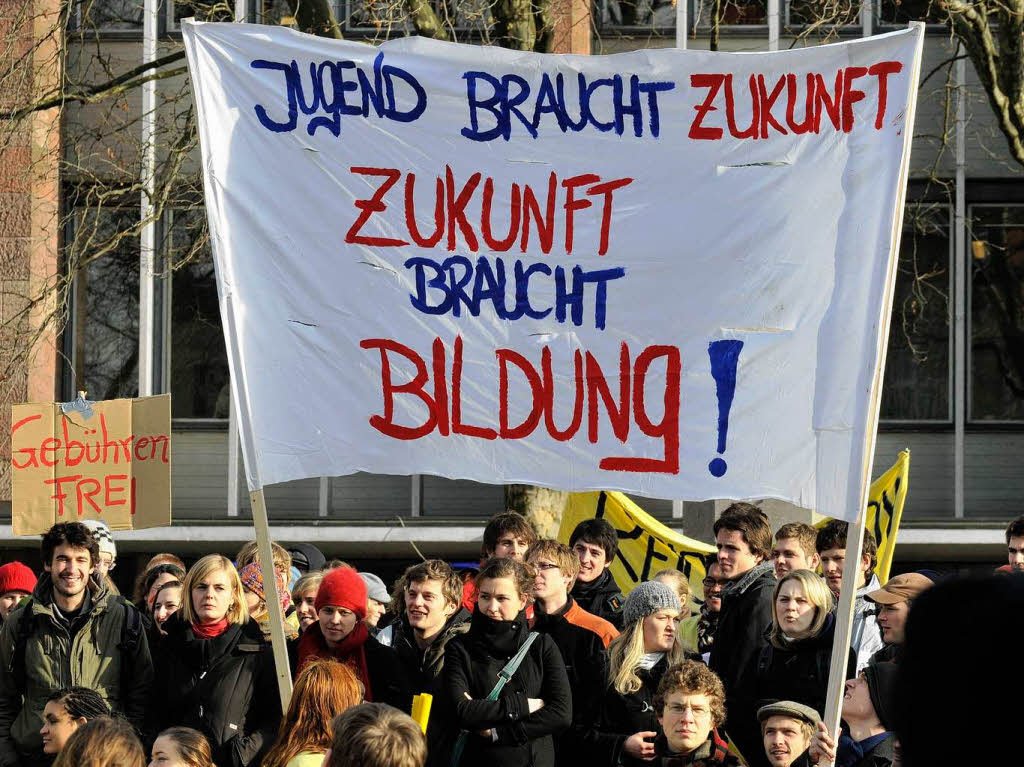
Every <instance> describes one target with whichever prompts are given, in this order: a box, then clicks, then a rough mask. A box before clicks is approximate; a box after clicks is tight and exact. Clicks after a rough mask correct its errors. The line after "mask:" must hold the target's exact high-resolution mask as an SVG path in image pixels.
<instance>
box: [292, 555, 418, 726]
mask: <svg viewBox="0 0 1024 767" xmlns="http://www.w3.org/2000/svg"><path fill="white" fill-rule="evenodd" d="M314 607H315V608H316V613H317V622H316V623H314V624H312V625H311V626H310V627H309V628H308V629H306V631H305V632H304V633H303V634H302V638H301V639H300V640H299V670H300V671H301V670H302V668H303V667H304V666H305V665H306V664H307V663H308V662H309V661H310V660H311V659H313V658H334V659H335V660H339V661H341V662H342V663H345V664H347V665H348V666H349V667H350V668H351V669H352V670H353V671H354V672H355V674H356V677H357V678H358V679H359V681H360V682H362V684H363V688H364V691H365V693H364V699H365V700H366V701H368V702H373V701H375V702H378V703H387V704H389V705H391V706H394V707H395V708H398V709H401V710H402V711H405V712H406V713H408V712H409V711H410V710H411V708H412V693H411V692H410V690H409V685H408V683H407V682H406V680H405V678H404V677H403V676H402V675H401V673H400V669H401V665H402V664H401V663H399V660H398V655H397V654H396V653H395V651H394V650H392V649H391V648H390V647H385V646H384V645H382V644H381V643H380V642H378V641H377V640H376V639H374V638H373V637H372V636H370V632H369V630H368V629H367V628H366V624H365V623H364V622H363V620H364V619H365V618H366V583H364V582H363V579H362V578H360V577H359V574H358V573H357V572H356V571H355V570H353V569H352V568H351V567H338V568H335V569H334V570H331V571H330V572H329V573H327V575H325V576H324V579H323V581H322V582H321V583H320V588H319V589H318V590H317V592H316V601H315V602H314Z"/></svg>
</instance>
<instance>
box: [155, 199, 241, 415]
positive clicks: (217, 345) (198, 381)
mask: <svg viewBox="0 0 1024 767" xmlns="http://www.w3.org/2000/svg"><path fill="white" fill-rule="evenodd" d="M172 214H173V215H172V216H171V217H170V219H169V221H168V231H167V236H166V242H167V244H168V247H169V259H168V260H169V262H170V263H171V264H172V267H173V272H172V275H171V341H170V344H171V415H172V417H174V418H227V417H228V383H229V377H228V359H227V352H226V350H225V346H224V333H223V330H222V329H221V321H220V306H219V304H218V302H217V280H216V277H215V276H214V271H213V259H212V256H211V254H210V248H209V239H208V238H207V237H206V229H205V226H204V221H205V219H204V216H203V212H202V210H201V209H190V210H189V211H172Z"/></svg>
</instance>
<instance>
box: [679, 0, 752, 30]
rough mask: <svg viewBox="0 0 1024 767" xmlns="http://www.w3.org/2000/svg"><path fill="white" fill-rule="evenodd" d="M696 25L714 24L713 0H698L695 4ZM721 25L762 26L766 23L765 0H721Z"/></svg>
mask: <svg viewBox="0 0 1024 767" xmlns="http://www.w3.org/2000/svg"><path fill="white" fill-rule="evenodd" d="M696 7H697V11H696V13H697V19H696V22H697V27H698V28H700V29H710V28H711V27H712V26H714V20H715V0H700V1H699V2H698V3H697V4H696ZM718 13H719V21H718V23H719V24H720V25H721V26H741V27H749V26H762V25H764V24H767V23H768V7H767V0H721V3H720V5H719V10H718Z"/></svg>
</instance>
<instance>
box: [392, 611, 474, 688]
mask: <svg viewBox="0 0 1024 767" xmlns="http://www.w3.org/2000/svg"><path fill="white" fill-rule="evenodd" d="M470 617H471V613H470V612H469V610H467V609H466V608H465V607H460V608H459V609H458V611H457V612H456V613H455V614H454V615H452V617H450V618H449V619H448V622H447V623H445V625H444V628H442V629H441V631H440V632H439V633H438V635H437V636H436V637H434V639H433V641H432V642H431V643H430V646H429V647H427V648H426V649H425V650H421V649H420V646H419V645H418V644H416V638H415V637H414V636H413V633H412V628H411V627H410V626H409V624H408V622H407V620H406V617H405V615H404V614H403V615H400V616H398V617H397V618H395V620H394V622H393V623H391V625H389V626H387V627H386V628H385V629H383V631H382V632H381V634H380V635H378V637H377V641H379V642H381V644H387V645H390V647H391V649H392V650H394V651H395V652H396V653H397V654H398V659H399V660H400V661H401V662H402V671H403V672H404V674H405V677H406V679H407V680H408V681H409V686H410V687H411V688H412V690H413V692H414V693H421V692H429V693H430V694H432V695H434V697H437V689H436V687H437V685H438V683H439V677H440V675H441V669H443V668H444V648H445V647H447V646H448V642H450V641H451V640H452V639H453V638H454V637H457V636H459V635H460V634H465V633H466V632H467V631H469V619H470ZM384 637H386V638H387V641H386V642H385V641H384Z"/></svg>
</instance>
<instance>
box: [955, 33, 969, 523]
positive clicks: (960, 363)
mask: <svg viewBox="0 0 1024 767" xmlns="http://www.w3.org/2000/svg"><path fill="white" fill-rule="evenodd" d="M956 53H957V54H959V53H960V46H959V45H957V49H956ZM966 84H967V61H966V60H965V59H960V60H959V61H958V62H956V89H957V90H956V210H955V214H954V219H953V226H954V235H953V275H954V279H955V281H956V282H955V291H954V296H953V312H954V314H953V317H954V320H953V324H954V329H953V377H954V393H953V411H954V412H953V428H954V434H953V457H954V469H953V515H954V516H955V517H956V518H957V519H963V517H964V424H965V422H966V420H967V308H966V307H967V269H968V268H969V267H970V263H971V261H970V259H969V258H968V254H967V215H966V214H967V195H966V192H967V190H966V189H965V183H966V181H965V173H966V169H967V94H966V91H967V88H966Z"/></svg>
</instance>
